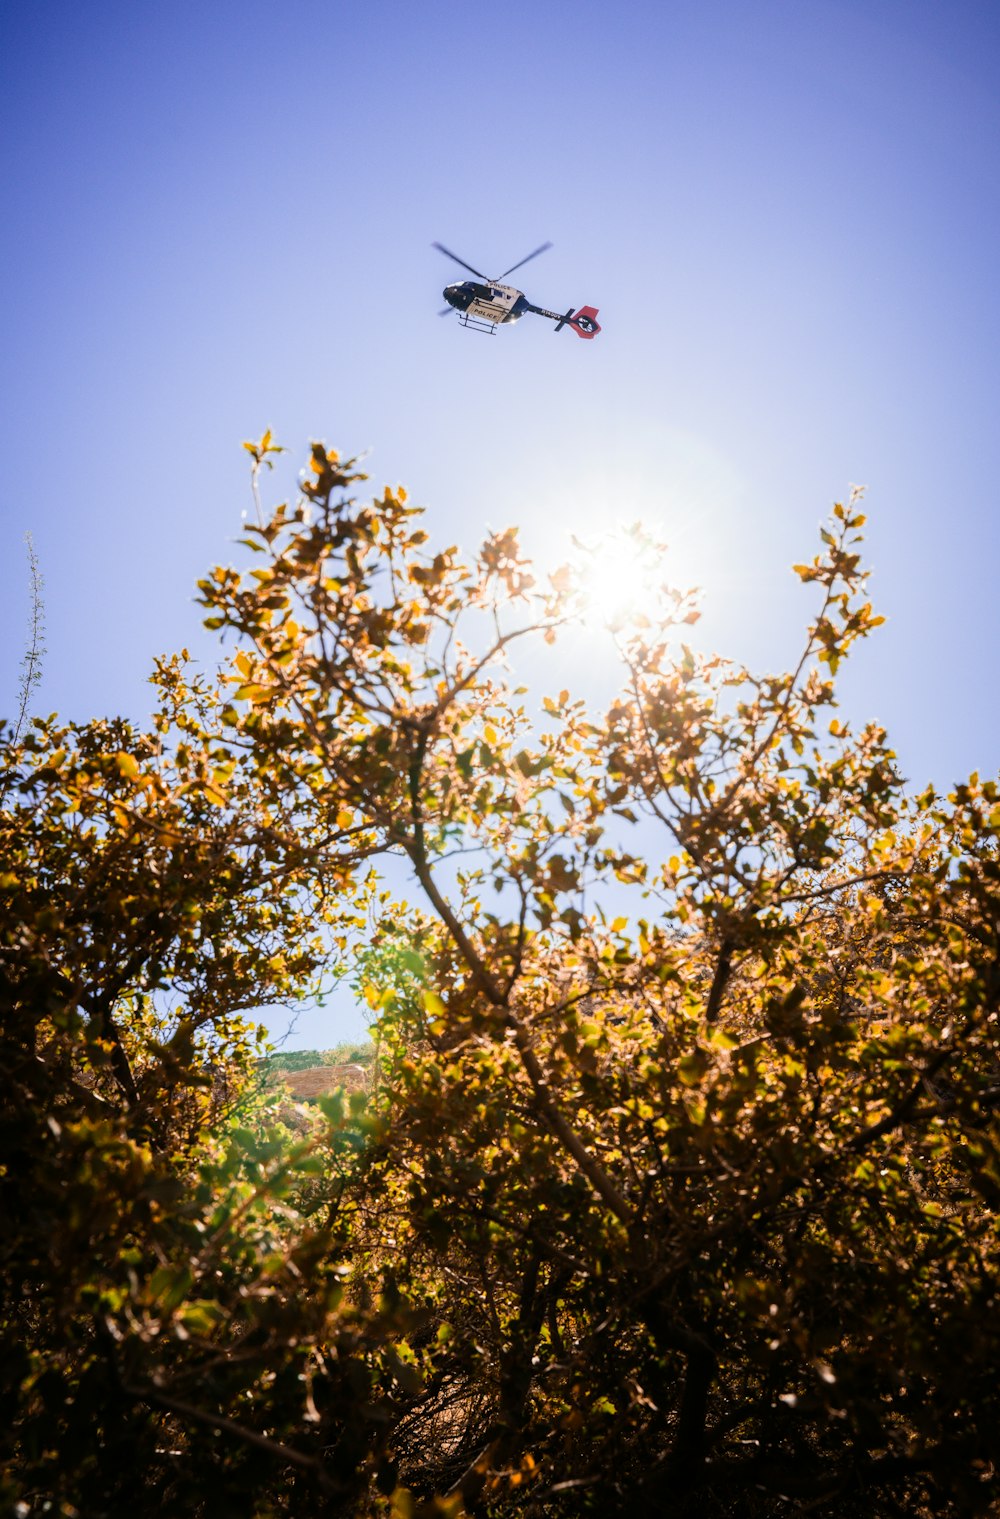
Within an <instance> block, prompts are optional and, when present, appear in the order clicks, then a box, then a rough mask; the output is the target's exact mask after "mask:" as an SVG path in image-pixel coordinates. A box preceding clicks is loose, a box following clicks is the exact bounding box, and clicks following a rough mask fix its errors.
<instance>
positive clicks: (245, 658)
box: [235, 649, 253, 680]
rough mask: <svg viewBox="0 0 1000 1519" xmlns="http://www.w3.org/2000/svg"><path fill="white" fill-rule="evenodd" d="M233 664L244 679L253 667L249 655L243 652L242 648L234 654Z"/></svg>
mask: <svg viewBox="0 0 1000 1519" xmlns="http://www.w3.org/2000/svg"><path fill="white" fill-rule="evenodd" d="M235 664H236V668H237V670H239V672H240V674H241V675H242V676H243V679H244V680H246V679H247V678H248V676H249V674H250V671H251V670H252V669H253V664H252V662H251V660H250V656H249V655H248V654H244V652H243V650H242V649H241V650H240V652H239V653H238V654H237V656H236V660H235Z"/></svg>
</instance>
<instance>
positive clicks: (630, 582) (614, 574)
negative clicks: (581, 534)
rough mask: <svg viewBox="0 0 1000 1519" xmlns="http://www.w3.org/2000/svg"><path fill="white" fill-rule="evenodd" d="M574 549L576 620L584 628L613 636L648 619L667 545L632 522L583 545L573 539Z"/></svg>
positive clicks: (660, 577) (652, 608) (655, 601)
mask: <svg viewBox="0 0 1000 1519" xmlns="http://www.w3.org/2000/svg"><path fill="white" fill-rule="evenodd" d="M574 544H575V547H576V549H577V552H578V557H577V559H576V561H575V563H574V569H575V572H576V580H577V590H578V596H579V606H580V616H581V618H582V620H583V622H584V624H585V625H586V626H590V627H595V628H598V627H599V628H606V629H608V630H609V631H610V632H612V633H618V632H621V631H622V630H623V629H625V628H626V627H628V626H629V624H635V623H636V622H642V621H645V620H646V619H647V618H648V617H649V616H650V615H651V614H652V613H653V611H654V609H655V606H656V603H657V600H658V592H659V589H660V586H661V584H662V580H663V560H664V556H665V553H666V544H664V543H661V542H659V541H658V540H657V538H656V537H655V536H654V535H653V534H652V533H651V532H650V530H649V529H648V528H647V527H645V526H644V525H643V524H642V523H639V522H636V523H633V524H632V525H631V526H630V527H623V528H616V529H615V530H614V531H613V532H610V533H605V534H602V535H601V536H600V537H599V538H596V539H592V540H590V541H589V542H587V543H583V542H581V541H580V540H579V539H574Z"/></svg>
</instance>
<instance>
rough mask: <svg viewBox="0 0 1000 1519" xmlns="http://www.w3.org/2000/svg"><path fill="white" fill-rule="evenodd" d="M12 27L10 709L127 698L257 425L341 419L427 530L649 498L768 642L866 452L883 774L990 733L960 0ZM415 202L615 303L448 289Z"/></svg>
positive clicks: (979, 320)
mask: <svg viewBox="0 0 1000 1519" xmlns="http://www.w3.org/2000/svg"><path fill="white" fill-rule="evenodd" d="M0 57H2V63H0V69H2V81H0V82H2V90H0V114H2V122H0V145H2V146H0V153H2V164H3V171H2V172H3V185H4V191H3V206H4V236H3V240H2V246H0V277H2V289H3V293H4V307H5V315H4V324H3V342H2V345H0V349H2V352H0V391H2V395H0V401H2V413H0V414H2V417H3V425H4V449H3V467H2V476H0V479H2V486H0V591H2V596H0V635H2V636H0V711H2V712H6V713H9V712H10V711H11V710H12V708H13V704H14V697H15V693H16V688H17V677H18V664H19V660H20V657H21V653H22V650H23V638H24V624H25V621H26V616H27V606H28V601H27V583H26V582H27V577H26V567H25V561H24V555H23V547H22V536H23V534H24V532H25V531H26V530H30V531H31V532H32V534H33V536H34V540H35V544H36V547H37V550H38V554H39V557H40V559H41V563H42V568H43V571H44V574H45V580H46V608H47V616H48V650H49V652H48V656H47V659H46V663H45V671H44V685H43V688H42V691H41V693H40V697H39V703H40V705H41V707H42V708H43V709H44V710H52V709H58V710H60V711H61V712H63V713H64V714H65V715H67V716H72V717H78V718H85V717H88V716H90V715H92V714H94V713H98V712H108V711H111V710H119V711H124V712H127V713H130V714H132V715H134V716H136V717H138V718H141V717H142V716H143V714H144V713H145V711H146V709H147V706H148V700H149V697H148V691H147V688H146V686H145V685H144V681H145V677H146V675H147V674H148V671H149V668H150V664H151V660H152V657H153V655H154V654H155V653H156V652H158V651H162V650H166V649H172V648H177V647H179V646H181V645H182V644H185V643H186V644H188V645H190V646H191V647H192V649H195V650H197V651H198V652H199V653H200V654H202V655H204V656H205V657H206V658H208V657H211V655H212V649H213V645H212V642H211V640H210V639H209V638H208V636H207V635H205V634H203V633H202V632H201V631H200V623H199V617H198V612H197V609H196V608H195V607H194V606H193V604H192V600H191V597H192V590H193V585H194V581H195V580H196V578H197V577H198V576H199V575H200V574H203V573H204V572H205V571H206V569H207V568H208V567H209V566H210V565H212V564H213V563H215V562H216V561H217V560H219V559H227V558H231V557H232V556H233V554H234V553H238V552H239V551H237V550H233V549H232V548H231V547H230V541H231V539H232V538H233V537H235V536H236V534H237V532H238V529H239V518H240V513H241V511H243V510H244V509H246V508H247V506H248V504H249V496H248V491H247V484H246V471H245V458H246V456H245V455H244V454H243V453H242V450H241V449H240V446H239V445H240V442H241V440H242V439H243V438H245V437H250V436H259V434H260V433H261V432H262V431H263V430H264V428H266V427H268V426H270V427H271V428H272V429H273V430H274V433H275V435H276V437H277V438H278V440H279V441H281V442H283V443H285V444H287V445H288V447H289V448H290V450H291V451H292V458H293V460H294V462H295V463H296V464H298V463H300V462H302V460H303V459H304V454H305V449H306V444H307V441H308V439H309V438H310V437H313V436H319V437H323V438H325V439H327V441H328V442H329V443H330V444H332V445H336V446H338V447H340V448H342V449H346V450H349V451H356V450H359V449H364V448H367V447H369V446H370V447H371V448H372V449H373V453H372V455H371V461H370V468H371V471H372V474H373V485H379V484H380V483H382V482H385V481H391V482H397V481H400V482H402V483H404V484H406V485H407V486H408V487H409V488H410V490H411V493H412V494H413V495H414V496H415V497H416V499H417V500H418V501H419V502H421V503H426V504H427V505H428V506H429V507H430V508H431V510H432V519H431V526H432V528H433V529H434V531H435V532H436V533H440V534H441V536H442V537H443V538H445V540H446V541H456V540H457V541H459V542H463V543H466V544H469V545H470V546H471V545H472V544H473V543H474V542H475V541H477V540H478V538H479V537H480V535H481V534H482V532H483V530H484V529H485V527H486V526H487V525H488V524H489V525H491V526H494V527H499V526H503V525H506V524H507V523H509V522H512V521H518V522H521V523H522V524H524V526H525V534H526V539H527V541H528V543H529V545H530V546H532V547H534V548H536V549H537V550H538V551H539V552H541V553H542V554H544V555H547V556H552V557H557V556H558V555H559V553H560V550H561V548H562V546H563V543H564V541H565V535H566V534H567V533H568V532H569V531H570V530H571V529H576V530H580V529H581V528H583V529H585V530H586V529H594V528H597V527H598V526H608V525H611V524H613V523H614V522H616V521H631V520H633V519H634V518H635V517H637V516H646V517H651V518H654V519H656V520H657V521H658V522H659V523H660V524H661V526H662V527H663V528H664V530H665V532H666V535H667V536H668V537H669V538H670V540H671V542H672V544H673V545H674V552H675V554H676V571H677V575H678V578H679V579H681V580H682V581H685V582H687V581H695V582H698V583H700V584H701V585H703V586H704V588H705V598H706V599H705V606H706V619H705V624H704V629H705V634H704V636H705V638H706V639H707V640H709V641H711V642H712V643H713V644H714V645H716V646H718V647H720V648H721V649H722V650H723V652H726V653H729V654H732V655H734V656H737V657H742V658H745V659H747V660H748V661H750V662H757V663H766V664H768V665H776V664H779V663H783V662H785V661H787V660H788V659H789V658H791V657H792V654H793V652H794V650H795V648H796V640H797V638H798V633H799V629H800V628H801V626H802V625H803V624H804V621H805V619H806V616H807V614H808V607H809V601H808V597H807V595H806V593H805V592H804V591H802V589H801V588H799V587H798V585H797V582H795V581H794V579H793V577H792V576H791V575H790V573H789V569H788V567H789V565H790V564H791V563H792V561H794V560H799V559H802V558H804V557H806V556H807V555H809V554H811V552H812V550H813V546H814V540H815V533H816V525H817V523H818V521H819V520H820V518H821V517H822V516H824V515H825V513H826V511H827V509H828V507H829V505H830V503H831V502H832V501H833V500H834V499H836V498H837V497H838V496H841V495H843V494H844V492H845V491H846V490H847V488H848V486H849V484H850V483H851V482H863V483H865V484H867V485H868V487H869V498H868V504H869V511H870V513H871V534H870V546H869V552H870V558H871V562H872V563H873V565H874V567H875V575H874V576H873V580H872V593H873V598H874V600H875V601H876V602H877V604H878V607H879V609H880V610H881V611H883V612H885V613H886V614H887V615H888V617H889V622H888V624H887V626H886V627H885V628H884V629H883V630H882V631H881V633H880V634H879V635H878V636H877V638H876V639H875V640H874V641H873V642H872V643H871V644H870V645H869V646H868V648H867V649H866V650H865V651H863V652H862V653H861V655H860V656H859V658H858V660H857V661H856V663H855V666H854V668H853V669H852V671H851V672H850V673H849V675H848V677H847V680H846V682H845V685H844V705H845V707H846V710H847V713H848V715H850V716H852V717H855V718H863V717H868V716H876V717H878V718H879V719H880V720H882V721H884V722H885V723H886V724H887V726H888V728H889V731H890V734H891V735H892V737H893V739H894V741H895V745H896V748H897V750H898V752H899V754H900V759H901V763H902V768H903V770H904V772H905V773H906V774H908V775H910V776H912V777H913V779H914V781H915V782H922V781H924V780H926V779H929V778H933V779H935V780H937V781H938V782H940V783H942V784H947V783H948V782H949V781H951V780H953V779H955V778H957V777H959V776H961V775H962V774H964V773H967V772H968V771H969V770H971V769H973V768H977V769H979V770H980V771H981V772H986V773H989V772H994V771H995V770H996V768H997V763H998V743H997V739H998V729H1000V719H998V715H997V677H996V672H995V664H996V657H995V651H996V646H997V642H998V638H997V635H998V631H1000V610H998V598H997V593H996V583H997V579H998V571H1000V526H998V513H997V482H998V480H1000V423H998V417H1000V284H998V277H997V271H998V269H1000V176H998V174H997V171H996V161H997V155H998V151H1000V91H998V89H997V83H996V81H997V78H998V76H1000V7H998V6H997V5H996V4H995V3H992V0H991V3H975V0H950V3H948V4H947V5H946V4H944V3H943V0H790V3H784V0H755V3H754V4H747V3H745V0H661V3H657V4H637V3H628V0H622V3H619V4H616V5H612V4H610V3H605V4H599V5H598V4H587V3H576V4H569V3H545V0H540V3H536V4H533V5H530V6H529V5H523V4H514V5H511V6H509V7H505V8H503V9H502V10H501V11H500V12H499V13H498V12H497V11H496V10H495V9H494V8H490V9H485V8H484V9H477V7H475V6H472V5H469V4H468V3H467V0H466V3H464V4H457V3H442V0H425V3H422V4H420V5H403V4H401V3H395V4H388V3H384V0H367V3H366V4H364V5H360V4H352V5H346V4H342V3H341V4H339V3H335V0H326V3H317V0H291V3H288V4H286V5H284V6H283V7H277V6H272V5H266V6H265V5H263V4H260V3H258V0H240V3H239V4H235V3H233V4H231V3H228V0H213V3H211V4H209V5H204V4H199V5H194V4H190V3H186V0H179V3H174V4H171V5H153V4H139V3H134V0H133V3H129V4H123V3H112V0H108V3H99V0H93V3H90V4H85V5H79V4H73V5H70V4H65V3H62V0H46V3H44V4H42V3H29V0H21V3H14V0H8V3H7V4H6V5H5V6H3V7H2V9H0ZM435 238H438V239H440V240H441V241H443V242H445V243H447V244H448V245H449V246H450V247H452V248H454V249H455V250H456V251H458V252H459V253H461V254H462V255H463V256H464V257H466V258H467V259H469V260H470V261H471V262H472V263H473V264H475V265H477V266H478V267H480V268H484V269H485V270H486V271H487V272H488V273H492V272H497V271H499V270H500V269H503V268H505V267H507V265H509V264H511V263H513V262H514V261H515V260H516V259H518V258H520V257H521V256H522V255H523V254H524V253H526V252H528V251H529V250H530V249H531V248H533V247H535V246H536V245H537V244H538V243H539V242H541V241H542V240H543V239H551V240H552V242H553V243H554V244H555V246H554V248H553V250H552V251H551V252H550V253H547V254H546V255H545V256H544V257H543V258H541V259H539V260H538V261H537V262H535V263H533V264H531V265H530V266H529V267H528V268H526V269H525V270H524V271H522V273H521V279H522V283H523V287H524V288H525V289H526V291H527V293H528V295H529V298H531V299H532V300H534V301H536V302H538V303H539V304H543V305H547V306H560V307H562V308H563V309H565V307H566V306H567V305H569V304H571V303H572V304H575V305H580V304H583V303H589V304H593V305H595V306H598V307H599V308H600V313H601V316H600V320H601V322H602V323H603V327H604V331H603V332H602V334H601V335H600V336H599V337H598V338H597V339H596V340H595V341H594V342H592V343H583V342H580V341H579V340H578V339H577V338H575V337H574V336H573V334H572V333H570V332H568V331H564V332H563V333H560V334H559V335H558V336H555V335H554V334H553V331H552V328H551V325H550V324H547V323H544V322H541V321H536V320H534V319H532V318H525V319H524V320H523V321H522V322H521V323H520V324H519V325H518V326H517V327H516V328H514V329H512V330H510V331H507V332H500V333H498V334H497V335H496V337H494V338H492V339H487V338H484V337H480V336H478V335H475V334H471V333H466V332H463V331H462V330H461V329H460V328H459V326H458V324H457V322H456V321H455V319H454V318H449V319H448V320H447V321H442V320H438V318H437V315H436V312H437V310H438V309H439V307H440V306H441V304H442V302H441V289H442V287H443V285H444V284H445V283H446V282H448V281H449V280H451V278H452V277H453V275H454V274H457V271H455V270H454V266H452V265H449V264H448V263H447V262H446V261H445V260H444V259H442V258H441V257H440V255H439V254H437V253H435V252H434V251H433V250H432V249H431V248H430V246H429V245H430V243H431V241H432V239H435ZM288 478H289V480H291V478H292V476H291V474H289V476H288Z"/></svg>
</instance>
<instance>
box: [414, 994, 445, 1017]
mask: <svg viewBox="0 0 1000 1519" xmlns="http://www.w3.org/2000/svg"><path fill="white" fill-rule="evenodd" d="M420 1000H421V1002H422V1003H423V1005H424V1012H425V1013H430V1014H431V1016H432V1017H434V1018H440V1017H441V1015H442V1013H443V1012H444V1011H445V1006H444V1003H443V1002H442V1001H441V998H440V997H439V996H438V994H437V992H430V991H422V992H421V993H420Z"/></svg>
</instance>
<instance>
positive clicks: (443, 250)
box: [431, 243, 517, 285]
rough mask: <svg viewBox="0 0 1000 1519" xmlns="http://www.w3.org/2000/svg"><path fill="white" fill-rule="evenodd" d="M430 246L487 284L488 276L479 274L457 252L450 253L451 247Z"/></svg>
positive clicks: (434, 244) (437, 244)
mask: <svg viewBox="0 0 1000 1519" xmlns="http://www.w3.org/2000/svg"><path fill="white" fill-rule="evenodd" d="M431 247H432V248H436V249H437V251H438V252H439V253H443V254H445V256H446V257H447V258H453V259H454V260H455V263H456V264H461V266H462V268H463V269H468V271H469V273H470V274H474V275H475V276H476V278H477V279H480V280H482V282H483V284H484V285H488V284H489V277H488V276H487V275H485V274H480V272H479V270H478V269H473V267H472V265H471V264H467V263H466V262H465V259H464V258H459V256H458V254H457V253H452V251H451V249H450V248H446V247H445V245H444V243H431ZM514 267H515V268H516V267H517V265H516V264H515V266H514Z"/></svg>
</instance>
